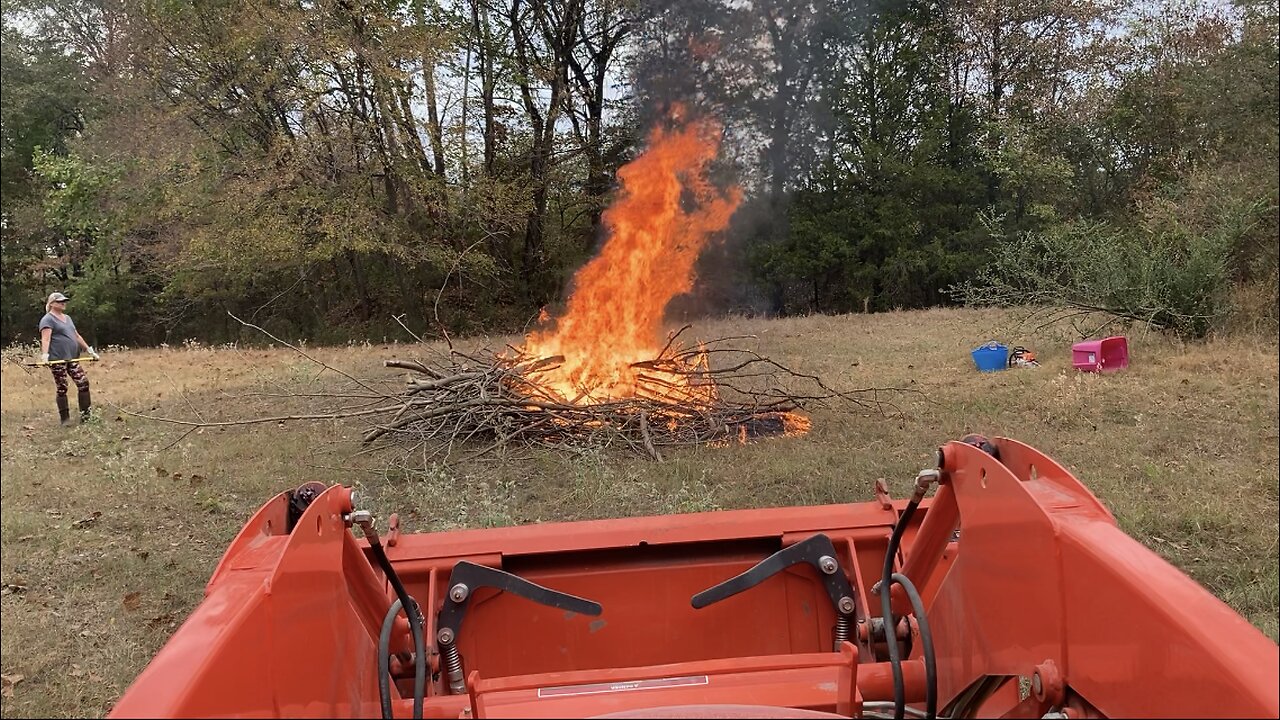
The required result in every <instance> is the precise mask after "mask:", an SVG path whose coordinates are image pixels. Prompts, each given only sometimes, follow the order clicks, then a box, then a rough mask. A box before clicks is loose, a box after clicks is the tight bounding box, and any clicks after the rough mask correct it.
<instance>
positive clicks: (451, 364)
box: [364, 333, 881, 460]
mask: <svg viewBox="0 0 1280 720" xmlns="http://www.w3.org/2000/svg"><path fill="white" fill-rule="evenodd" d="M677 335H678V333H677ZM735 339H739V338H721V339H718V340H713V341H711V342H708V343H704V344H702V345H700V346H699V347H698V348H696V349H681V348H679V347H676V346H675V345H674V340H675V337H674V336H673V337H672V342H669V343H668V344H667V346H666V347H665V348H664V349H663V350H662V352H661V353H660V354H659V355H658V357H655V358H653V359H650V360H645V361H642V362H636V363H632V364H631V366H630V368H631V369H632V370H633V371H634V372H635V377H636V392H635V393H634V395H633V396H631V397H624V398H596V397H592V396H591V394H590V391H589V390H588V389H580V391H579V392H578V393H577V394H576V395H575V396H573V397H567V396H566V395H565V394H563V392H561V391H560V390H559V389H558V387H557V385H556V384H555V383H554V382H550V381H549V374H550V373H553V372H554V371H555V370H556V369H557V368H559V367H560V366H561V364H562V363H563V361H564V358H562V357H558V356H555V357H532V356H530V355H528V354H526V353H524V352H522V351H521V350H519V349H516V348H511V350H513V351H514V353H515V354H514V355H511V356H504V355H488V356H476V355H469V354H466V353H462V352H459V351H457V350H451V351H449V353H448V355H447V356H445V357H437V358H433V359H431V360H404V359H395V360H387V361H386V362H385V365H386V366H387V367H394V368H400V369H404V370H409V371H410V372H411V375H410V376H409V377H408V378H407V380H406V387H405V390H404V391H403V394H402V395H401V396H400V398H399V406H398V407H395V409H394V411H393V412H391V411H389V412H387V414H386V416H385V418H384V419H383V420H382V421H381V422H377V423H375V424H374V426H373V427H372V428H370V429H369V430H368V431H367V432H366V433H365V435H364V441H365V442H366V443H374V442H376V441H379V440H381V441H384V442H386V441H390V440H393V439H394V440H395V441H397V445H403V443H406V442H407V443H409V444H410V447H408V448H406V449H407V450H408V451H409V452H410V453H412V454H415V455H417V454H418V453H419V452H420V453H421V454H422V456H423V458H424V459H426V460H433V459H440V458H448V457H450V456H452V455H453V453H454V452H455V450H457V449H459V448H460V447H463V446H466V447H469V448H473V447H476V443H483V445H482V446H481V447H480V449H478V450H475V451H474V455H473V457H474V456H480V455H484V454H486V453H488V452H491V451H493V450H495V449H497V448H500V447H504V446H508V445H512V446H522V447H529V446H542V447H553V448H561V449H583V448H588V447H618V446H622V447H626V448H629V449H631V450H634V451H635V452H637V453H641V454H643V455H647V456H649V457H651V458H654V459H661V457H662V456H661V450H662V449H663V448H670V447H678V446H690V445H703V444H724V443H730V442H747V441H749V440H751V439H754V438H758V437H764V436H771V435H799V434H803V433H805V432H807V431H808V429H809V419H808V418H807V417H806V416H805V415H803V414H802V413H801V411H802V410H803V409H805V408H807V407H810V406H812V405H815V404H822V403H827V402H829V401H841V402H846V403H852V404H854V405H856V406H859V407H864V408H878V406H879V405H880V404H881V403H880V399H879V389H875V388H872V389H865V390H855V391H851V392H841V391H837V390H833V389H831V388H829V387H827V386H826V385H825V384H824V383H823V382H822V380H821V379H819V378H818V377H816V376H813V375H805V374H801V373H798V372H795V371H793V370H791V369H789V368H787V367H785V366H783V365H781V364H780V363H778V362H775V361H774V360H771V359H769V358H767V357H764V356H762V355H759V354H758V353H756V352H753V351H750V350H744V349H740V348H732V347H727V346H725V344H726V343H727V342H729V341H732V340H735Z"/></svg>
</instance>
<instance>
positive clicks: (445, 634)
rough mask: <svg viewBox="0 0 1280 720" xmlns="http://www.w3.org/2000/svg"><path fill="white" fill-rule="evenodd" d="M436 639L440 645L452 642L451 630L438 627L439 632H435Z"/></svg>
mask: <svg viewBox="0 0 1280 720" xmlns="http://www.w3.org/2000/svg"><path fill="white" fill-rule="evenodd" d="M436 640H438V641H439V642H440V643H441V644H442V645H448V644H449V643H451V642H453V630H451V629H449V628H440V632H438V633H436Z"/></svg>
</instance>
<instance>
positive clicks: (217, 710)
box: [111, 438, 1280, 718]
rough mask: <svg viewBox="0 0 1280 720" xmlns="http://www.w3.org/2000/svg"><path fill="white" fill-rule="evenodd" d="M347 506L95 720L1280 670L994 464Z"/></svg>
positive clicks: (687, 708) (1130, 711) (1197, 689)
mask: <svg viewBox="0 0 1280 720" xmlns="http://www.w3.org/2000/svg"><path fill="white" fill-rule="evenodd" d="M926 492H932V496H930V497H926ZM352 495H353V494H352V492H351V491H350V490H349V489H347V488H344V487H341V486H334V487H328V488H325V487H324V486H322V485H319V484H308V485H306V486H303V487H302V488H299V489H298V490H297V491H292V492H286V493H283V494H281V495H279V496H277V497H276V498H274V499H273V500H271V501H270V502H268V503H267V504H266V505H264V506H263V507H262V508H261V509H260V510H259V511H258V512H257V514H256V515H254V517H253V518H252V519H251V520H250V521H249V523H248V524H247V525H246V526H245V527H244V529H243V530H242V531H241V532H240V534H239V536H238V537H236V539H235V540H234V541H233V542H232V543H231V546H230V547H229V548H228V549H227V552H226V554H225V556H224V557H223V559H222V561H221V563H220V564H219V565H218V567H217V569H216V570H215V572H214V574H213V577H212V578H211V579H210V581H209V585H208V588H207V590H206V594H205V598H204V600H203V602H202V603H201V604H200V605H199V606H198V607H197V608H196V609H195V611H194V612H193V613H192V614H191V616H190V617H189V618H188V619H187V621H186V622H185V623H184V624H183V625H182V627H180V628H179V629H178V631H177V632H176V633H175V634H174V635H173V637H172V638H171V639H170V640H169V642H168V644H166V645H165V646H164V648H162V649H161V651H160V652H159V653H158V654H157V655H156V657H155V658H154V659H153V660H152V662H151V663H150V665H148V666H147V668H146V669H145V670H144V671H143V672H142V674H141V675H140V676H139V677H138V678H137V679H136V681H135V682H134V683H133V685H132V686H131V687H130V688H129V690H128V691H127V692H126V693H125V695H124V696H123V697H122V698H121V699H120V701H119V702H118V703H117V704H116V706H115V708H114V709H113V711H112V713H111V717H114V718H126V717H232V716H234V717H396V718H408V717H428V718H515V717H523V718H572V717H613V718H639V717H703V718H709V717H718V718H737V717H762V718H807V717H836V716H839V717H952V718H961V717H1027V718H1031V717H1034V718H1042V717H1058V718H1070V717H1200V718H1203V717H1273V718H1274V717H1277V716H1280V697H1278V696H1280V689H1278V688H1280V684H1278V683H1280V681H1278V680H1277V678H1280V650H1278V648H1277V645H1276V644H1275V643H1274V642H1272V641H1271V640H1270V639H1268V638H1267V637H1266V636H1265V635H1263V634H1262V633H1260V632H1259V631H1258V630H1257V629H1255V628H1254V627H1253V626H1252V625H1250V624H1249V623H1248V622H1247V621H1245V620H1244V619H1243V618H1241V617H1240V616H1239V615H1238V614H1237V613H1235V612H1234V611H1232V610H1231V608H1229V607H1227V606H1226V605H1225V604H1223V603H1222V602H1221V601H1219V600H1218V599H1217V598H1215V597H1214V596H1213V595H1211V594H1210V593H1209V592H1207V591H1206V590H1205V589H1204V588H1202V587H1201V586H1200V585H1198V584H1196V583H1195V582H1194V581H1192V580H1191V579H1189V578H1188V577H1187V576H1186V575H1184V574H1183V573H1181V572H1179V571H1178V570H1177V569H1176V568H1174V567H1172V566H1171V565H1169V564H1168V563H1167V562H1165V561H1164V560H1163V559H1161V558H1160V557H1159V556H1158V555H1156V554H1154V553H1152V552H1151V551H1149V550H1147V549H1146V548H1145V547H1143V546H1142V545H1141V544H1139V543H1137V542H1136V541H1134V540H1133V539H1132V538H1130V537H1128V536H1127V535H1125V534H1124V533H1123V532H1121V531H1120V530H1119V529H1118V528H1117V527H1116V522H1115V519H1114V518H1113V517H1112V516H1111V514H1110V513H1109V512H1108V511H1107V509H1106V508H1105V507H1104V506H1103V505H1102V503H1100V502H1099V501H1098V499H1097V498H1095V497H1094V496H1093V495H1092V494H1091V493H1090V492H1089V491H1088V490H1087V489H1086V488H1085V487H1084V485H1082V484H1081V483H1080V482H1079V481H1078V480H1076V479H1075V478H1074V477H1072V475H1071V474H1070V473H1068V472H1067V471H1066V470H1064V469H1063V468H1062V467H1061V466H1060V465H1058V464H1057V463H1056V462H1054V461H1053V460H1051V459H1050V458H1048V457H1046V456H1045V455H1043V454H1041V453H1040V452H1038V451H1037V450H1035V449H1033V448H1031V447H1029V446H1027V445H1024V444H1022V443H1019V442H1017V441H1014V440H1010V439H1006V438H996V439H994V440H993V441H986V440H985V439H970V441H968V442H960V441H956V442H950V443H948V444H947V445H946V446H944V447H943V448H941V449H940V450H939V452H938V462H937V467H936V468H931V469H930V470H926V471H922V472H921V473H920V475H919V476H918V477H917V479H916V485H915V487H914V488H913V494H912V496H911V497H909V498H906V499H898V500H892V499H890V498H889V497H888V495H887V493H884V492H883V488H882V487H881V488H880V491H879V492H878V493H877V495H878V498H877V500H875V501H872V502H865V503H858V504H848V505H826V506H816V507H789V508H772V509H762V510H739V511H724V512H709V513H695V514H686V515H667V516H661V517H643V518H630V519H619V520H601V521H589V522H571V523H554V524H539V525H530V526H521V527H508V528H495V529H486V530H463V531H456V532H442V533H423V534H400V532H399V528H398V527H394V522H393V527H392V528H390V530H389V532H387V533H385V535H383V536H380V535H379V534H378V531H377V530H376V528H375V525H374V522H373V520H372V518H371V517H370V516H369V515H368V513H365V512H361V511H359V509H358V508H357V507H356V506H355V503H354V500H353V497H352ZM393 520H394V516H393ZM353 530H354V531H359V532H360V537H359V538H358V537H357V536H356V534H355V532H353Z"/></svg>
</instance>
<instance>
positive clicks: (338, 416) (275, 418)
mask: <svg viewBox="0 0 1280 720" xmlns="http://www.w3.org/2000/svg"><path fill="white" fill-rule="evenodd" d="M111 407H114V408H115V409H116V410H118V411H120V412H122V413H124V414H125V415H132V416H134V417H140V418H145V419H147V420H155V421H156V422H167V423H171V424H173V425H189V426H191V427H194V428H206V427H235V426H238V425H261V424H262V423H270V422H282V421H284V420H341V419H343V418H353V417H360V416H362V415H376V414H378V413H383V412H387V411H388V410H393V409H395V406H394V405H393V406H390V407H388V406H386V405H383V406H382V407H376V408H371V409H369V410H354V411H351V412H341V413H329V414H324V415H275V416H273V417H262V418H250V419H248V420H227V421H223V422H191V421H190V420H174V419H173V418H165V417H156V416H154V415H144V414H142V413H137V412H133V411H132V410H125V409H124V408H122V407H120V406H119V405H113V406H111Z"/></svg>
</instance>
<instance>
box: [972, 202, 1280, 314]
mask: <svg viewBox="0 0 1280 720" xmlns="http://www.w3.org/2000/svg"><path fill="white" fill-rule="evenodd" d="M1269 209H1270V208H1268V207H1267V205H1266V203H1264V202H1260V201H1254V202H1247V201H1242V202H1239V203H1236V204H1232V205H1224V206H1222V207H1220V208H1219V209H1218V210H1217V212H1216V213H1215V215H1214V217H1212V218H1211V219H1209V220H1208V221H1207V222H1202V223H1201V224H1200V226H1199V227H1196V226H1193V225H1191V224H1189V223H1188V221H1187V218H1186V217H1184V216H1183V214H1182V213H1180V212H1178V211H1177V209H1176V206H1173V205H1170V204H1167V203H1161V204H1160V205H1159V207H1157V208H1153V209H1152V210H1151V211H1150V212H1149V213H1148V214H1147V215H1146V216H1145V217H1141V218H1138V219H1137V220H1136V221H1135V222H1134V223H1133V225H1132V226H1126V225H1115V224H1111V223H1107V222H1080V223H1072V224H1063V225H1057V226H1054V227H1052V228H1050V229H1048V230H1045V231H1039V232H1025V233H1022V234H1020V235H1018V236H1016V237H1014V238H1012V239H1010V240H1007V241H1005V242H1001V243H999V244H997V245H996V247H995V249H994V250H993V251H992V254H991V258H990V261H989V262H988V263H987V265H986V266H984V267H983V268H982V269H981V270H980V271H979V273H978V274H977V276H976V277H975V278H974V279H973V280H972V281H967V282H965V283H961V284H959V285H957V286H954V288H953V290H952V291H953V292H954V293H955V294H956V295H957V296H959V297H960V298H961V299H963V300H964V301H965V302H967V303H970V304H977V305H1057V306H1068V307H1075V308H1080V309H1087V310H1096V311H1101V312H1106V313H1110V314H1112V315H1116V316H1119V317H1124V318H1129V319H1133V320H1139V321H1143V322H1147V323H1150V324H1152V325H1156V326H1158V327H1164V328H1168V329H1170V330H1172V331H1173V332H1175V333H1177V334H1179V335H1182V336H1185V337H1193V338H1196V337H1203V336H1205V335H1206V334H1208V332H1209V331H1210V330H1212V329H1213V328H1214V327H1215V325H1216V324H1218V323H1219V322H1220V321H1221V320H1222V319H1223V318H1224V317H1225V316H1226V314H1227V312H1228V310H1229V298H1230V288H1231V281H1232V273H1231V259H1232V256H1233V254H1234V253H1235V252H1236V251H1237V249H1238V248H1239V247H1240V246H1241V243H1242V240H1243V239H1244V238H1245V237H1247V236H1248V234H1249V232H1250V231H1251V230H1252V229H1253V227H1255V226H1256V224H1257V223H1258V222H1259V219H1260V218H1261V217H1263V216H1265V214H1266V212H1267V211H1268V210H1269Z"/></svg>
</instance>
